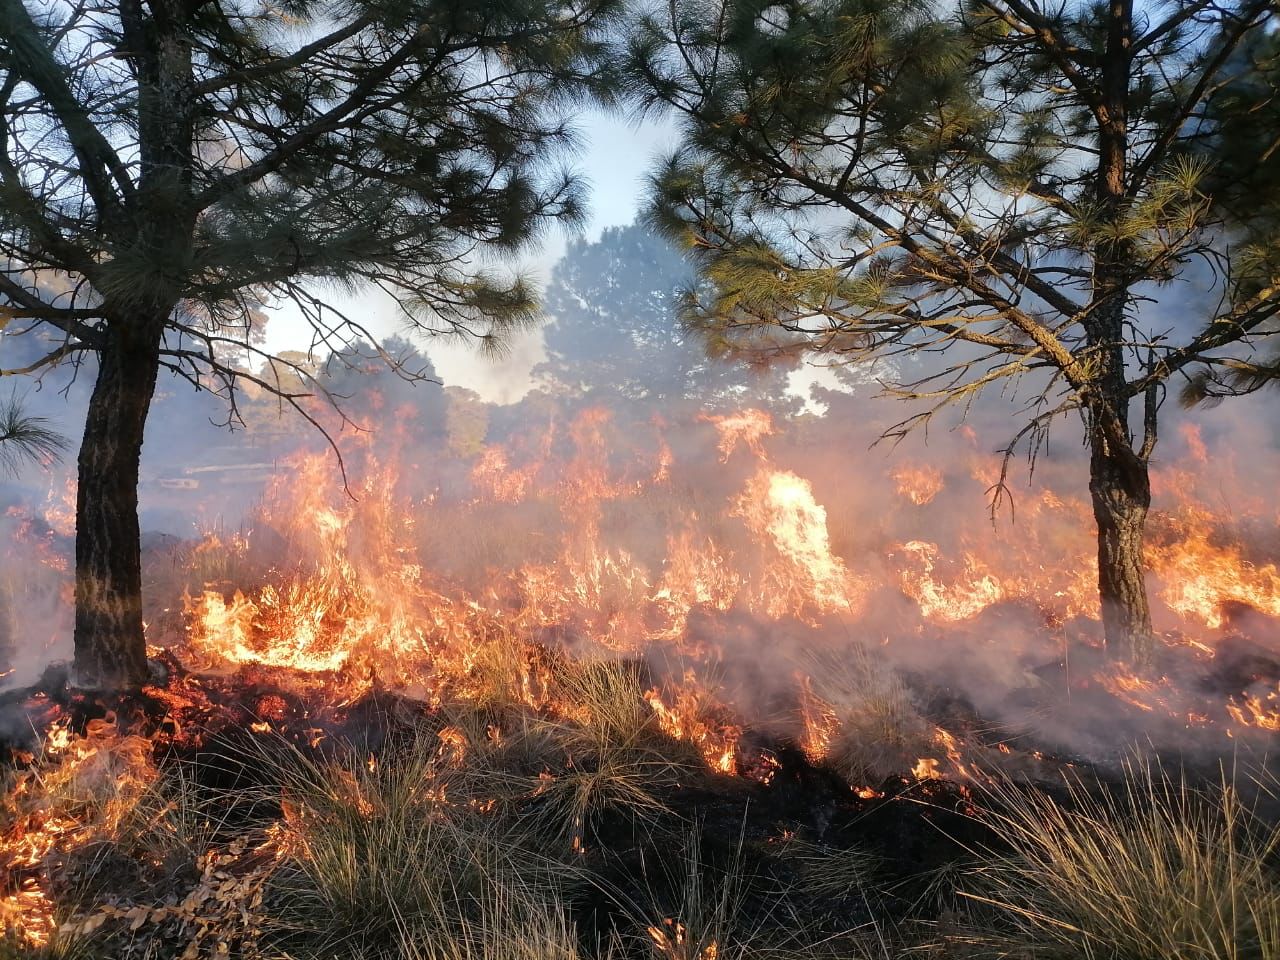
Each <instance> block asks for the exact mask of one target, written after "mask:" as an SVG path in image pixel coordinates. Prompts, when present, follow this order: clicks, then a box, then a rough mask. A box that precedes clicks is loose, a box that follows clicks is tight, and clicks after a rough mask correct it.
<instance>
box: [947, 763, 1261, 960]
mask: <svg viewBox="0 0 1280 960" xmlns="http://www.w3.org/2000/svg"><path fill="white" fill-rule="evenodd" d="M987 800H988V802H987V804H986V806H987V807H988V808H989V809H990V810H992V811H996V810H998V811H1000V812H999V813H995V812H992V813H989V814H987V817H988V820H989V822H990V824H991V826H992V827H993V828H994V829H995V830H996V832H997V833H998V834H999V836H1000V837H1001V838H1002V839H1003V840H1005V841H1006V842H1007V843H1008V844H1009V846H1010V847H1011V848H1012V851H1013V852H1012V853H1010V854H1008V855H996V854H990V855H987V856H986V857H985V862H984V863H983V865H982V868H981V871H980V874H979V876H980V877H981V878H982V887H981V888H980V889H978V890H970V891H968V892H967V896H969V897H970V898H972V899H973V900H976V901H978V902H980V903H983V904H986V905H988V906H990V907H993V908H995V910H996V912H997V915H998V917H999V919H1000V920H1001V921H1002V922H1004V923H1007V925H1008V927H1009V933H1008V935H1007V937H1005V940H1006V941H1007V945H1008V946H1009V947H1010V948H1012V949H1013V950H1015V951H1021V952H1022V953H1024V954H1027V955H1034V956H1037V957H1039V956H1044V957H1062V958H1068V957H1071V958H1076V957H1080V958H1086V960H1102V958H1117V960H1120V958H1123V960H1277V958H1280V878H1277V875H1276V873H1275V869H1274V868H1275V856H1276V853H1277V844H1278V843H1280V834H1277V833H1276V831H1275V830H1274V829H1272V828H1270V827H1267V826H1265V825H1264V824H1262V823H1260V822H1259V821H1258V819H1257V818H1256V817H1255V816H1254V814H1253V812H1252V811H1251V809H1250V808H1248V807H1247V806H1246V805H1245V804H1244V803H1243V802H1242V800H1241V798H1240V796H1239V794H1238V793H1237V791H1236V788H1235V787H1234V786H1233V785H1232V784H1231V783H1230V782H1229V781H1227V780H1225V779H1224V782H1223V783H1222V784H1221V785H1220V786H1218V787H1216V788H1214V789H1212V790H1210V791H1206V792H1199V791H1195V790H1193V789H1191V788H1190V787H1189V786H1188V785H1187V783H1186V781H1185V780H1184V779H1182V778H1175V777H1172V776H1170V775H1168V774H1166V773H1165V772H1164V771H1162V770H1160V769H1159V768H1158V767H1152V766H1150V765H1142V764H1136V763H1135V764H1131V765H1129V766H1128V767H1127V769H1126V781H1125V787H1124V789H1123V790H1122V791H1119V792H1115V793H1104V794H1097V793H1094V792H1091V791H1089V790H1087V789H1086V788H1085V787H1084V786H1083V785H1082V784H1080V783H1070V784H1068V787H1067V797H1066V800H1067V802H1066V803H1065V804H1063V803H1059V802H1058V801H1056V800H1054V799H1053V798H1052V797H1050V796H1048V795H1046V794H1044V793H1040V792H1029V791H1024V790H1020V789H1016V788H1015V787H1013V786H1012V785H1007V784H1006V785H1003V786H996V787H993V788H991V789H990V791H989V795H988V798H987Z"/></svg>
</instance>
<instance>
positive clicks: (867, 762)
mask: <svg viewBox="0 0 1280 960" xmlns="http://www.w3.org/2000/svg"><path fill="white" fill-rule="evenodd" d="M807 672H808V675H809V676H810V677H811V678H812V679H811V685H810V687H809V693H810V697H809V702H808V703H807V704H806V721H807V725H808V726H809V727H810V734H809V739H810V741H815V740H816V741H817V742H816V743H813V746H814V747H815V748H816V752H820V753H822V754H823V755H824V758H825V760H826V761H827V763H828V764H829V765H830V766H831V767H832V768H833V769H834V770H835V771H836V772H837V773H839V774H840V775H841V776H843V777H844V778H845V779H846V780H848V781H849V782H850V783H861V784H874V783H879V782H881V781H882V780H883V779H884V778H885V777H887V776H889V775H891V774H902V773H906V772H907V771H909V770H911V769H912V767H913V766H914V764H915V763H916V760H917V759H918V758H919V757H922V756H926V755H929V754H931V753H933V752H935V751H936V747H935V745H934V743H933V729H932V727H931V726H930V725H929V723H928V722H927V721H926V720H925V718H924V716H923V715H922V714H921V713H920V709H919V707H918V706H917V704H916V701H915V697H914V696H913V694H912V693H911V690H910V688H908V686H907V685H906V683H905V681H904V680H903V679H902V677H901V676H900V675H899V674H898V672H897V671H896V670H894V669H893V667H891V666H889V665H888V664H886V663H884V662H883V661H882V660H880V659H876V658H873V657H872V656H871V655H870V653H869V652H868V651H867V650H866V648H865V647H863V646H862V645H860V644H853V645H851V646H850V647H849V649H848V650H847V651H844V652H842V653H841V654H840V655H836V654H834V653H821V654H815V655H813V657H812V658H811V661H810V663H809V664H808V665H807Z"/></svg>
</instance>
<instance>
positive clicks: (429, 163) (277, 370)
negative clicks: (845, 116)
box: [0, 0, 618, 687]
mask: <svg viewBox="0 0 1280 960" xmlns="http://www.w3.org/2000/svg"><path fill="white" fill-rule="evenodd" d="M617 5H618V4H617V0H569V2H565V3H558V2H555V3H552V2H546V0H492V2H486V3H482V4H475V3H469V2H461V0H355V2H347V3H340V4H339V3H326V2H312V0H287V2H285V3H284V4H283V5H276V6H269V5H267V6H263V5H260V4H257V3H253V2H248V0H231V2H209V0H87V2H84V3H75V4H65V5H57V4H52V5H44V4H40V3H37V2H27V0H0V310H2V311H3V314H4V317H5V318H6V319H8V320H9V321H10V326H9V332H10V333H18V334H19V335H20V334H21V333H22V332H23V331H25V330H32V329H35V328H38V327H40V326H42V325H46V326H50V327H53V328H55V329H56V330H57V331H58V332H59V334H60V339H59V342H58V344H57V346H56V347H55V348H54V349H53V350H51V351H49V352H48V353H47V354H46V355H45V356H43V357H42V358H40V359H39V360H38V361H37V362H36V363H34V364H27V365H25V367H26V369H23V370H22V371H21V372H25V373H34V374H37V375H38V374H39V372H40V371H41V370H42V369H44V368H46V367H48V366H51V365H53V364H57V363H65V362H72V363H79V362H81V361H83V360H85V359H86V358H92V359H93V361H94V363H93V364H91V365H90V369H93V370H94V371H95V373H94V377H95V380H94V383H95V385H94V391H93V396H92V398H91V400H90V403H89V410H88V415H87V420H86V426H85V434H84V441H83V443H82V445H81V450H80V457H79V485H78V494H77V495H78V517H77V547H76V550H77V577H76V591H77V593H76V606H77V613H76V664H75V671H74V672H75V676H76V680H77V682H78V683H80V684H82V685H85V686H89V687H120V686H135V685H137V684H138V683H141V682H143V681H144V680H145V678H146V664H145V644H144V642H143V638H142V621H141V605H140V574H139V565H138V528H137V516H136V512H137V492H136V491H137V480H138V461H139V457H140V453H141V447H142V442H143V435H144V429H145V423H146V418H147V412H148V409H149V406H150V402H151V398H152V395H153V393H154V391H155V386H156V378H157V375H158V373H159V371H160V370H161V369H165V370H167V371H169V372H171V373H173V374H174V375H176V376H179V377H182V378H185V379H186V380H188V381H189V382H190V383H192V384H194V385H196V386H197V387H199V388H204V389H210V390H214V391H216V392H218V393H220V394H221V395H222V396H223V397H224V399H225V400H227V401H228V402H229V404H230V407H229V409H230V414H229V417H230V419H232V420H234V419H235V418H236V416H237V406H236V405H237V403H238V397H239V389H238V388H239V387H241V386H243V385H246V384H254V385H255V386H256V387H257V388H258V389H259V390H265V391H269V392H274V393H275V394H276V395H277V396H278V397H279V398H280V399H281V400H282V401H283V402H285V403H287V404H290V405H293V406H294V407H295V408H296V409H298V410H299V411H300V412H301V413H302V415H303V416H304V417H307V418H310V419H312V420H313V421H315V415H314V413H313V412H312V409H311V406H310V401H309V399H308V395H309V394H314V393H321V394H323V393H324V387H325V384H324V383H323V382H322V381H321V380H319V379H317V378H316V377H315V376H314V373H313V371H312V369H311V364H310V363H309V362H291V361H289V360H288V359H284V360H282V359H280V358H275V359H274V360H273V361H271V362H269V363H267V365H266V366H265V367H263V366H262V364H261V361H262V360H265V359H268V358H267V357H266V356H265V354H264V353H263V350H262V346H261V342H260V337H259V333H260V331H259V329H258V327H259V326H260V324H261V322H262V318H263V316H264V313H263V310H264V308H270V307H272V306H276V305H279V304H287V305H289V306H290V307H291V308H293V309H294V311H295V312H296V313H297V314H298V315H300V316H301V317H302V318H303V320H304V322H305V323H307V324H308V325H309V326H310V329H311V335H312V339H313V343H312V350H311V352H310V356H313V357H314V356H323V355H326V354H328V353H329V352H330V351H332V350H335V349H337V350H340V349H341V348H343V347H344V346H346V345H347V344H349V343H350V342H352V341H354V340H357V339H363V340H365V341H366V342H369V343H373V342H375V341H374V338H373V337H371V336H369V335H368V334H367V332H366V331H365V330H364V328H363V327H362V326H361V323H360V321H359V319H358V318H355V317H350V316H347V315H344V314H343V313H342V312H341V310H339V309H337V307H336V302H337V300H336V298H335V297H334V296H333V294H334V293H335V292H343V291H351V290H354V289H357V288H359V287H361V286H365V285H374V286H377V287H380V288H382V289H383V290H384V291H386V292H388V293H390V294H391V295H392V296H393V297H394V298H395V299H396V301H397V302H398V303H399V304H400V306H401V308H402V310H403V313H404V316H405V318H406V320H407V321H409V322H410V323H411V324H414V325H416V326H418V327H420V328H425V329H431V330H440V331H445V332H462V333H465V334H471V335H475V336H479V337H482V338H484V339H485V340H486V341H491V340H492V338H494V337H496V336H499V335H500V334H501V332H502V330H503V328H504V327H509V326H511V325H517V324H522V323H526V322H531V321H532V320H533V319H534V318H535V315H536V309H535V302H534V299H533V294H532V291H531V289H530V287H529V285H528V284H527V283H526V282H524V281H523V280H522V279H521V278H519V277H511V276H503V275H499V274H496V273H493V272H490V271H486V270H484V269H482V268H481V267H480V266H479V264H480V262H481V260H482V259H483V257H484V256H486V255H490V254H493V253H501V254H507V255H509V254H512V253H514V252H516V251H518V250H520V249H521V248H522V247H524V246H525V245H526V244H528V243H529V242H530V241H531V240H532V239H534V238H535V237H536V236H537V235H538V233H539V232H540V230H542V229H543V228H544V227H546V226H548V225H549V224H552V223H555V222H560V221H574V220H576V219H578V218H579V217H580V215H581V211H582V207H581V192H580V189H579V184H578V181H577V180H576V179H575V178H574V177H573V176H572V175H571V174H570V173H568V172H566V171H565V170H564V169H563V168H562V167H561V166H560V165H559V164H560V158H561V157H562V156H563V153H562V148H564V147H566V146H568V145H569V144H570V143H571V141H572V130H571V128H570V126H569V123H568V119H567V117H568V115H569V111H568V110H567V109H566V108H567V107H568V106H569V104H570V102H571V101H572V100H573V99H574V98H575V97H578V96H580V95H582V94H584V93H585V92H588V91H590V90H592V89H597V90H602V89H604V87H605V86H607V84H606V80H607V78H606V77H605V76H604V75H603V74H602V72H601V68H600V63H601V57H600V54H601V53H602V49H603V48H602V42H603V38H604V33H605V31H606V30H607V29H608V27H609V24H610V22H611V21H612V18H613V16H614V15H615V13H616V8H617ZM382 359H383V360H384V361H385V362H388V363H390V364H391V365H393V366H397V367H398V369H399V371H400V372H401V373H402V374H403V375H404V376H406V377H408V378H410V379H413V378H415V377H416V376H417V371H415V370H412V369H410V368H407V367H399V366H398V365H397V363H396V359H395V358H394V357H392V356H391V355H390V354H387V353H385V352H384V353H383V354H382ZM264 371H265V372H264ZM330 399H337V398H332V397H331V398H330Z"/></svg>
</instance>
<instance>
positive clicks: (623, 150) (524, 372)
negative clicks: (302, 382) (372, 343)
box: [268, 110, 676, 403]
mask: <svg viewBox="0 0 1280 960" xmlns="http://www.w3.org/2000/svg"><path fill="white" fill-rule="evenodd" d="M578 127H579V131H580V150H579V152H578V154H577V156H576V157H575V158H574V167H575V168H576V169H577V170H578V171H579V172H580V173H581V174H582V176H583V177H584V178H585V180H586V182H587V186H588V189H589V192H588V208H589V212H588V218H587V222H586V225H585V230H584V232H585V234H586V236H587V237H588V238H591V239H595V238H598V237H599V236H600V232H601V231H602V230H604V229H605V228H606V227H611V226H618V225H622V224H627V223H630V222H632V220H634V219H635V216H636V212H637V210H638V208H639V205H640V202H641V199H642V194H643V191H644V178H645V176H646V175H647V174H648V172H649V170H650V169H651V168H652V166H653V163H654V161H655V160H656V159H657V158H658V157H659V156H661V155H662V154H665V153H667V152H668V151H669V150H671V149H672V148H673V147H674V146H675V143H676V132H675V129H674V127H673V126H671V125H670V124H669V123H663V122H660V121H654V120H648V121H645V122H643V123H637V122H635V121H633V120H630V119H628V117H626V116H624V115H622V114H620V113H616V112H609V113H606V112H604V111H601V110H592V111H587V112H585V113H584V114H583V116H582V117H581V119H580V121H579V124H578ZM567 240H568V236H567V235H566V233H565V232H564V231H563V230H558V231H553V232H551V233H548V234H547V236H546V237H544V238H543V240H542V245H541V248H540V249H539V250H537V251H534V252H531V253H530V255H529V256H528V258H527V262H526V263H525V264H524V265H523V266H524V269H526V270H527V271H528V272H529V273H530V274H531V275H533V276H534V277H535V278H537V279H538V280H539V281H540V282H541V283H545V281H546V279H547V276H548V275H549V274H550V272H551V268H552V266H553V265H554V264H555V262H556V260H558V259H559V258H560V257H561V255H562V254H563V253H564V251H565V247H566V243H567ZM346 305H347V306H349V308H350V310H351V315H352V316H353V317H361V318H363V320H364V322H365V323H367V324H368V326H369V327H370V329H371V330H372V331H373V332H374V333H376V334H379V335H382V336H386V335H390V334H392V333H396V332H403V329H404V326H403V324H402V323H401V322H400V321H399V320H397V318H396V311H395V307H394V305H393V304H392V303H391V302H390V300H389V299H388V298H386V297H385V296H382V295H381V294H375V293H372V292H371V293H369V294H368V295H367V296H366V297H365V298H357V299H356V300H355V301H349V302H348V303H347V304H346ZM306 340H307V333H306V330H305V328H304V327H303V325H302V324H301V323H300V322H298V321H296V320H291V319H290V318H289V316H288V315H287V314H280V315H277V316H274V317H273V318H272V323H271V325H270V327H269V329H268V346H269V347H270V348H271V349H272V350H275V351H279V350H289V349H304V348H305V347H306V345H307V343H306ZM542 343H543V338H542V333H541V332H540V331H535V332H532V333H528V334H523V335H520V336H518V337H516V338H513V340H512V342H511V343H510V344H509V349H508V351H507V353H506V354H505V355H504V356H503V357H501V358H496V359H495V358H485V357H481V356H478V355H477V353H476V351H475V349H474V347H471V346H468V345H466V344H464V343H455V342H449V343H445V342H441V341H439V340H436V341H427V342H425V343H424V344H423V346H424V347H425V350H426V352H427V353H428V354H429V355H430V357H431V360H432V362H433V363H434V364H435V367H436V370H437V371H438V373H439V374H440V376H441V377H442V378H443V379H444V381H445V383H447V384H456V385H458V386H464V387H468V388H470V389H472V390H475V391H476V392H478V393H479V394H480V395H481V396H483V397H484V398H485V399H486V400H489V401H491V402H495V403H511V402H514V401H516V400H519V399H520V397H521V396H522V395H523V394H524V393H525V391H526V390H527V389H528V387H529V385H530V381H529V372H530V370H531V369H532V368H533V366H534V365H535V364H536V363H537V362H538V361H539V360H541V359H543V350H542Z"/></svg>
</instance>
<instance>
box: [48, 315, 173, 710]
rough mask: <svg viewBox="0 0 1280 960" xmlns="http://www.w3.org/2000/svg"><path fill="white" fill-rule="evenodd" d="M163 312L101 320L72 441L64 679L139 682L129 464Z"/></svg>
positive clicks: (136, 457) (134, 494)
mask: <svg viewBox="0 0 1280 960" xmlns="http://www.w3.org/2000/svg"><path fill="white" fill-rule="evenodd" d="M166 318H167V313H166V314H162V315H161V316H159V317H157V318H151V319H147V320H144V321H143V322H120V321H116V322H114V323H111V324H109V325H108V326H107V333H106V339H107V342H106V344H105V346H104V348H103V350H102V351H101V352H100V354H99V360H98V379H97V382H96V383H95V384H94V388H93V395H92V397H91V398H90V400H89V410H88V415H87V417H86V420H85V430H84V440H83V441H82V443H81V445H80V457H79V487H78V489H77V492H76V622H75V662H74V665H73V669H72V675H71V682H72V685H73V686H76V687H80V688H82V689H87V690H136V689H138V688H139V687H141V686H142V685H143V684H144V683H146V681H147V678H148V670H147V648H146V641H145V639H144V637H143V631H142V558H141V542H140V536H139V527H138V465H139V461H140V459H141V457H142V440H143V432H144V430H145V428H146V422H147V410H148V408H149V407H150V405H151V397H152V394H154V393H155V387H156V375H157V373H158V371H159V365H160V342H161V338H162V336H163V330H164V322H165V319H166Z"/></svg>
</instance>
